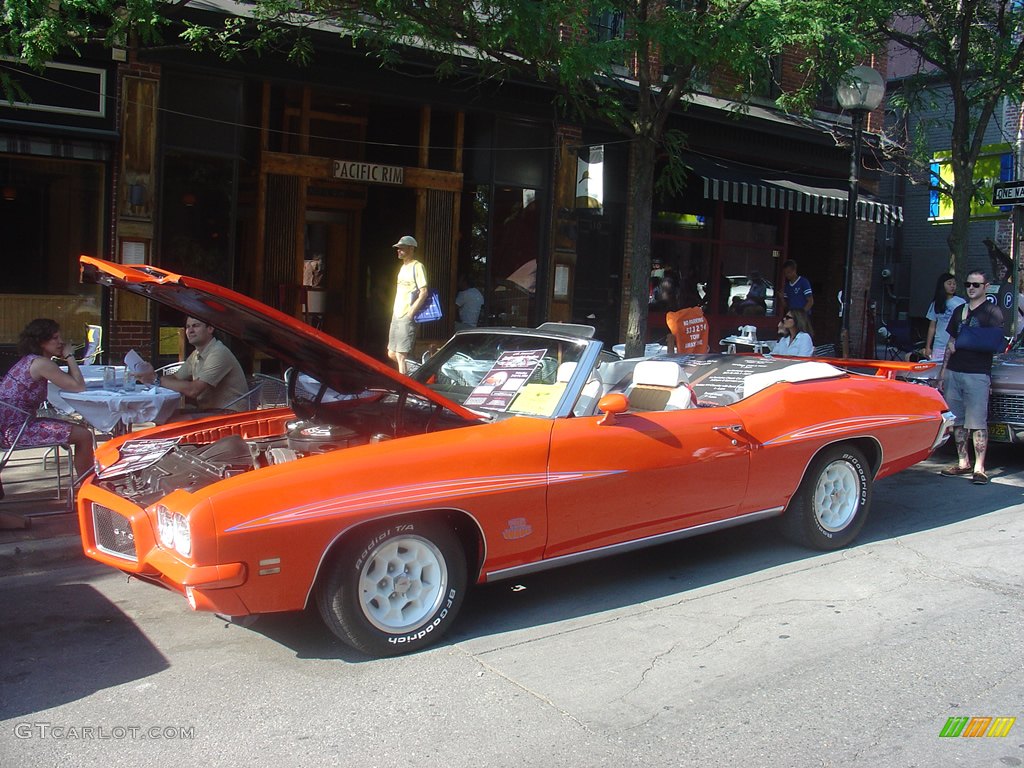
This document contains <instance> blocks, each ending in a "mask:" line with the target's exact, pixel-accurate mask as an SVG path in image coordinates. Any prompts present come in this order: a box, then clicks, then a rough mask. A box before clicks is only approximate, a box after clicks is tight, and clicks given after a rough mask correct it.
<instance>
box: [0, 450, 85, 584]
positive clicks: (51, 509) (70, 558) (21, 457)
mask: <svg viewBox="0 0 1024 768" xmlns="http://www.w3.org/2000/svg"><path fill="white" fill-rule="evenodd" d="M48 450H49V449H47V448H37V449H31V450H24V451H18V452H17V453H15V454H14V455H13V456H12V457H11V461H10V462H9V463H8V464H7V466H6V467H4V471H3V475H2V478H0V479H2V480H3V488H4V498H3V500H2V501H0V576H9V575H12V574H15V573H27V572H31V571H37V570H40V569H42V568H46V567H50V566H53V565H60V564H71V563H75V562H85V555H84V554H83V553H82V539H81V536H80V535H79V532H78V516H77V515H76V514H74V513H73V512H72V511H70V509H69V504H68V498H67V482H68V476H67V473H68V463H67V456H66V454H64V453H63V452H62V453H61V463H62V467H61V482H62V484H63V489H62V494H61V497H60V498H57V469H56V466H55V465H54V458H53V456H52V454H51V455H50V456H49V457H47V456H46V454H47V453H48Z"/></svg>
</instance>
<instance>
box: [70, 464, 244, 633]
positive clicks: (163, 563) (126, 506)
mask: <svg viewBox="0 0 1024 768" xmlns="http://www.w3.org/2000/svg"><path fill="white" fill-rule="evenodd" d="M77 504H78V522H79V527H80V528H81V531H82V548H83V549H84V550H85V554H86V555H87V556H88V557H90V558H92V559H93V560H96V561H98V562H101V563H103V564H105V565H109V566H111V567H113V568H117V569H118V570H120V571H124V572H125V573H129V574H132V575H134V576H137V577H138V578H140V579H142V580H144V581H148V582H150V583H153V584H158V585H160V586H162V587H165V588H167V589H171V590H173V591H175V592H178V593H180V594H182V595H185V596H186V597H188V600H189V604H190V605H191V606H192V607H193V608H194V609H195V610H205V611H212V612H215V613H224V614H228V615H232V616H242V615H246V614H248V613H249V611H248V610H247V609H246V607H245V604H244V603H243V601H242V599H241V597H240V596H239V595H238V593H237V589H236V588H238V587H241V586H242V585H243V584H245V582H246V579H247V577H248V568H247V567H246V564H245V563H214V564H198V563H193V562H191V561H189V560H186V559H183V558H182V557H181V556H180V555H178V554H177V553H176V552H174V551H172V550H168V549H165V548H163V547H161V546H160V544H159V542H158V541H157V539H156V532H155V530H154V528H153V523H152V521H151V520H150V517H149V515H148V514H147V513H146V511H145V510H144V509H142V508H141V507H139V506H137V505H135V504H133V503H131V502H130V501H127V500H125V499H122V498H121V497H120V496H117V495H116V494H113V493H110V492H109V491H106V490H103V489H102V488H98V487H96V486H95V485H93V484H92V483H89V482H86V483H85V484H83V485H82V487H81V489H80V491H79V494H78V499H77Z"/></svg>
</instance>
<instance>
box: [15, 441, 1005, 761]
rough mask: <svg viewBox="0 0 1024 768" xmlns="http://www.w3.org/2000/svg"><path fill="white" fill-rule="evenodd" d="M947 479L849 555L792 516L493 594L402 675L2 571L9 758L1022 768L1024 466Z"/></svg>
mask: <svg viewBox="0 0 1024 768" xmlns="http://www.w3.org/2000/svg"><path fill="white" fill-rule="evenodd" d="M948 461H949V455H942V456H940V457H938V458H937V459H936V460H933V461H930V462H926V463H924V464H921V465H919V466H918V467H915V468H913V469H911V470H909V471H907V472H904V473H902V474H901V475H899V476H897V477H895V478H890V479H887V480H884V481H882V482H880V483H878V485H877V486H876V489H875V495H874V507H873V512H872V517H871V519H870V520H869V521H868V524H867V526H866V528H865V530H864V532H863V533H862V535H861V537H860V539H859V540H858V541H857V542H856V544H855V546H853V547H851V548H849V549H846V550H844V551H841V552H835V553H828V554H822V553H818V552H811V551H807V550H804V549H801V548H799V547H796V546H794V545H791V544H789V543H787V542H786V541H784V540H783V539H781V538H780V537H779V535H778V534H777V533H776V532H775V528H774V526H773V525H772V524H771V523H770V522H769V523H759V524H755V525H752V526H748V527H745V528H740V529H733V530H729V531H723V532H720V533H717V534H713V535H710V536H705V537H703V538H697V539H691V540H688V541H684V542H679V543H675V544H670V545H665V546H661V547H658V548H654V549H650V550H647V551H644V552H638V553H631V554H629V555H623V556H619V557H615V558H611V559H607V560H603V561H597V562H591V563H586V564H582V565H578V566H575V567H571V568H566V569H562V570H560V571H552V572H547V573H544V574H537V575H533V576H530V577H528V578H526V579H524V580H521V581H518V582H508V583H498V584H494V585H490V586H486V587H481V588H477V589H476V590H475V591H474V592H473V593H472V594H471V596H470V597H469V598H468V600H467V602H466V604H465V606H464V608H463V611H462V614H461V617H460V620H459V622H458V623H457V624H456V626H455V629H454V631H453V633H452V634H450V635H449V636H448V637H447V638H445V640H444V641H443V642H442V643H441V644H440V645H438V646H435V647H433V648H431V649H430V650H428V651H425V652H423V653H420V654H416V655H413V656H407V657H401V658H397V659H390V660H369V659H366V658H364V657H362V656H360V655H359V654H357V653H355V652H353V651H350V650H348V649H347V647H346V646H344V645H342V644H341V643H340V642H338V641H335V640H334V639H333V638H332V636H331V635H330V634H329V633H328V632H327V631H326V630H325V629H324V628H323V627H322V626H321V625H320V623H319V621H318V619H317V617H316V616H315V615H314V614H313V613H307V614H289V615H277V616H269V617H263V618H262V619H261V620H260V621H258V622H257V623H256V624H255V625H253V626H252V627H250V628H243V627H240V626H237V625H229V624H225V622H224V621H222V620H219V619H217V618H216V617H213V616H211V615H209V614H196V613H193V612H191V611H190V610H189V609H188V605H187V603H186V602H185V600H184V599H182V598H180V597H178V596H177V595H175V594H172V593H170V592H166V591H163V590H160V589H157V588H154V587H151V586H148V585H145V584H142V583H139V582H128V581H127V580H126V579H125V577H124V576H122V575H120V574H117V573H114V572H111V571H110V570H109V569H106V568H103V567H100V566H93V565H86V566H75V567H64V568H58V569H51V570H48V571H45V572H41V573H37V574H31V575H19V576H9V577H6V578H0V606H2V610H3V632H2V634H0V665H2V669H0V679H2V688H0V766H4V767H11V768H22V767H23V766H48V767H49V766H76V767H79V766H109V767H114V766H133V767H134V766H138V765H146V764H148V765H157V764H181V765H218V766H219V765H230V766H235V765H275V766H300V765H302V766H309V765H337V766H359V767H360V768H371V767H373V766H379V767H380V768H390V766H411V765H437V766H451V767H452V768H462V767H463V766H465V767H466V768H469V767H470V766H473V767H474V768H476V767H478V766H501V767H504V766H509V767H512V766H515V767H516V768H522V767H524V766H546V767H551V766H630V765H635V766H737V765H744V766H847V767H852V766H864V767H865V768H868V767H870V768H878V767H879V766H885V767H887V768H888V767H894V766H972V768H973V767H976V766H1024V664H1022V660H1021V656H1022V652H1021V649H1022V648H1024V629H1022V614H1024V601H1022V597H1024V574H1022V567H1021V566H1022V555H1024V514H1022V513H1024V450H1022V449H1011V448H1008V447H1003V446H997V447H995V448H994V449H993V456H992V461H991V465H992V474H993V481H992V483H991V484H990V485H988V486H985V487H977V486H973V485H971V484H970V482H969V481H967V480H966V479H964V478H941V477H939V476H938V475H937V470H938V468H939V467H940V466H941V465H942V464H943V463H948ZM963 716H966V717H1016V718H1018V719H1019V722H1016V723H1015V724H1014V725H1013V727H1012V728H1011V730H1010V732H1009V734H1008V735H1007V736H1004V737H1001V738H997V737H976V738H967V737H959V738H940V736H939V733H940V731H941V730H942V728H943V726H944V725H945V723H946V722H947V719H948V718H950V717H963Z"/></svg>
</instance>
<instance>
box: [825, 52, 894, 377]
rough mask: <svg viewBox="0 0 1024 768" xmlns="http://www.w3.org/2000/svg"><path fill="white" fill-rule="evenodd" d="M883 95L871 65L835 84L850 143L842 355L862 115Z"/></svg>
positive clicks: (846, 328) (846, 329) (847, 339)
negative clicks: (849, 127)
mask: <svg viewBox="0 0 1024 768" xmlns="http://www.w3.org/2000/svg"><path fill="white" fill-rule="evenodd" d="M884 96H885V81H884V80H883V79H882V76H881V75H880V74H878V72H877V71H875V70H874V69H872V68H871V67H852V68H851V69H848V70H847V71H846V73H845V74H844V75H843V76H842V78H840V80H839V85H837V86H836V99H837V100H838V101H839V106H841V107H842V108H843V109H844V110H845V111H847V112H849V113H850V119H851V120H852V122H853V146H852V147H851V149H850V192H849V197H848V198H847V203H846V269H845V271H844V275H843V308H842V309H843V333H842V346H843V357H849V356H850V305H851V300H850V299H851V296H850V281H851V272H852V270H853V244H854V238H855V236H856V234H857V195H858V192H859V188H858V186H857V182H858V179H859V176H860V146H861V134H862V133H863V131H864V116H865V115H867V113H868V112H871V111H873V110H875V109H878V105H879V104H881V103H882V99H883V98H884Z"/></svg>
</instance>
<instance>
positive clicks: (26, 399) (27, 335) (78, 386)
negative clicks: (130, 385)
mask: <svg viewBox="0 0 1024 768" xmlns="http://www.w3.org/2000/svg"><path fill="white" fill-rule="evenodd" d="M18 353H19V354H21V355H22V357H21V359H20V360H18V362H16V363H15V364H14V365H13V366H12V367H11V369H10V370H9V371H8V372H7V375H6V376H4V378H3V380H2V381H0V401H3V402H5V403H9V404H11V405H13V406H16V407H17V408H20V409H21V410H22V411H28V412H29V413H33V414H34V413H35V412H36V410H37V409H38V408H39V406H41V405H42V404H43V401H44V400H46V384H47V382H50V381H52V382H53V383H54V385H56V386H57V387H58V388H60V389H63V390H67V391H68V392H82V391H83V390H84V389H85V379H83V378H82V372H81V371H80V370H79V369H78V363H77V362H75V355H74V351H73V350H72V349H71V347H70V346H69V345H67V344H65V343H64V339H62V338H61V335H60V326H59V325H58V324H57V323H56V322H54V321H53V320H48V319H46V318H40V319H37V320H33V321H32V322H31V323H29V324H28V325H26V326H25V330H23V331H22V332H21V336H20V337H19V338H18ZM54 358H60V359H63V360H64V362H65V363H67V366H68V371H67V373H65V372H64V371H63V370H61V369H60V367H58V365H57V363H56V362H54ZM24 421H25V417H24V415H23V414H21V413H19V412H18V411H16V410H14V409H13V408H5V407H3V406H2V405H0V446H2V447H4V448H6V447H8V446H10V445H11V442H12V441H13V440H14V439H15V438H16V437H17V436H18V431H19V430H20V429H21V425H22V424H23V423H24ZM62 442H63V443H70V444H71V445H73V446H75V472H76V473H77V474H78V476H81V475H82V474H83V473H84V472H86V471H87V470H88V469H89V468H90V467H91V466H92V461H93V459H92V434H91V433H90V432H89V430H88V429H86V428H85V427H82V426H79V425H78V424H71V423H70V422H67V421H63V420H61V419H35V420H34V421H32V422H31V423H30V424H29V425H28V426H27V427H26V428H25V431H24V433H23V434H22V436H21V439H20V440H18V447H19V448H22V447H31V446H33V445H49V444H53V443H62ZM0 498H3V485H2V484H0Z"/></svg>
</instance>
